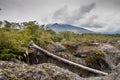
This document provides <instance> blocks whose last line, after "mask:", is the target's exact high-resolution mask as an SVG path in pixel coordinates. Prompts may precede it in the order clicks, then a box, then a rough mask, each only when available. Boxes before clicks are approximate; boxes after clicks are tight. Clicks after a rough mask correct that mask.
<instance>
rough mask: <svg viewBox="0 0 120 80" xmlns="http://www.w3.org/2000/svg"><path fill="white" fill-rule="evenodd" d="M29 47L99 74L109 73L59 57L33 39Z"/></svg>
mask: <svg viewBox="0 0 120 80" xmlns="http://www.w3.org/2000/svg"><path fill="white" fill-rule="evenodd" d="M29 47H32V48H35V49H38V50H40V51H42V52H44V53H45V54H46V55H48V56H51V57H53V58H55V59H58V60H61V61H63V62H65V63H68V64H71V65H74V66H77V67H80V68H82V69H85V70H88V71H91V72H94V73H97V74H101V75H108V73H106V72H102V71H100V70H96V69H93V68H90V67H87V66H84V65H81V64H77V63H75V62H72V61H69V60H67V59H64V58H62V57H59V56H57V55H54V54H52V53H50V52H48V51H47V50H45V49H43V48H41V47H39V46H38V45H36V44H35V43H34V42H33V41H30V42H29Z"/></svg>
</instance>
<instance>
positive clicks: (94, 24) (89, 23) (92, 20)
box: [80, 15, 105, 28]
mask: <svg viewBox="0 0 120 80" xmlns="http://www.w3.org/2000/svg"><path fill="white" fill-rule="evenodd" d="M88 16H89V17H87V18H83V19H82V20H83V21H84V22H80V25H81V26H83V27H88V28H103V27H104V26H105V24H103V23H100V22H98V21H96V20H97V19H98V18H99V17H98V16H96V15H88ZM82 20H81V21H82Z"/></svg>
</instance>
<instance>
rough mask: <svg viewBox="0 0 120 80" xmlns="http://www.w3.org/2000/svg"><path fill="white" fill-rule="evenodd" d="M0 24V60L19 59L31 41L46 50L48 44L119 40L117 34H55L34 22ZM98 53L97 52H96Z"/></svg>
mask: <svg viewBox="0 0 120 80" xmlns="http://www.w3.org/2000/svg"><path fill="white" fill-rule="evenodd" d="M2 23H3V22H2V21H1V22H0V60H9V59H10V58H18V59H21V58H22V55H23V54H24V53H25V50H26V49H27V44H28V42H29V41H30V40H33V41H34V42H35V43H36V44H38V45H39V46H42V47H43V48H46V46H47V44H49V43H50V42H65V41H71V42H80V41H82V42H90V41H99V42H111V41H116V40H120V35H119V34H114V35H104V34H75V33H73V32H60V33H55V32H54V31H52V30H48V29H45V28H44V26H43V25H39V24H38V23H37V22H36V21H30V22H24V23H13V22H8V21H4V23H5V25H2ZM98 53H99V52H98Z"/></svg>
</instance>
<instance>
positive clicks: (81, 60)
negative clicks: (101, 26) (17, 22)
mask: <svg viewBox="0 0 120 80" xmlns="http://www.w3.org/2000/svg"><path fill="white" fill-rule="evenodd" d="M46 49H47V50H48V51H49V52H51V53H53V54H55V55H57V56H60V57H62V58H64V59H67V60H70V61H73V62H75V63H78V64H82V65H84V66H88V67H91V68H94V69H98V70H100V71H104V72H107V73H109V75H107V76H102V75H99V74H96V73H93V72H90V71H87V70H84V69H81V68H79V67H76V66H74V65H70V64H66V63H64V62H62V61H59V60H56V59H53V58H52V57H50V56H47V55H45V54H44V52H42V51H39V50H36V49H32V50H33V53H31V54H29V55H28V56H27V57H25V58H26V62H27V61H28V60H29V64H30V65H29V64H26V63H24V62H21V61H19V60H16V59H12V60H11V61H0V80H119V79H120V63H119V62H120V50H119V49H118V48H117V47H115V46H113V45H111V44H110V43H97V42H90V43H85V42H80V43H74V42H68V43H58V42H57V43H51V44H49V45H48V46H47V48H46ZM27 63H28V62H27Z"/></svg>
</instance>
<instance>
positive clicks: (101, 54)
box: [95, 50, 105, 57]
mask: <svg viewBox="0 0 120 80" xmlns="http://www.w3.org/2000/svg"><path fill="white" fill-rule="evenodd" d="M95 55H96V57H103V56H104V55H105V52H104V51H103V50H97V51H96V52H95Z"/></svg>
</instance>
